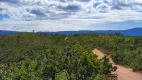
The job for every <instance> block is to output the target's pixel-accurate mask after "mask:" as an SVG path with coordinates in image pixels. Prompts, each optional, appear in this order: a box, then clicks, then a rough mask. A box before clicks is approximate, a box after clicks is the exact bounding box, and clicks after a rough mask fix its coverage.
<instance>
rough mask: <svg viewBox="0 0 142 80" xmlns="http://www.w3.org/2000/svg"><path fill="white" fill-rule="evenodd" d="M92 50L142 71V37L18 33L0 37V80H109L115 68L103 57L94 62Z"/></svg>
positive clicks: (95, 57) (134, 69) (94, 56)
mask: <svg viewBox="0 0 142 80" xmlns="http://www.w3.org/2000/svg"><path fill="white" fill-rule="evenodd" d="M95 48H98V49H100V50H102V51H103V52H104V53H105V54H108V55H111V56H112V59H113V60H114V62H115V63H116V64H120V65H123V66H127V67H130V68H132V69H133V71H142V63H141V60H142V37H132V36H122V35H112V34H95V33H87V34H71V35H61V34H35V33H20V34H18V33H17V34H12V35H1V36H0V69H1V70H2V72H1V75H0V78H1V80H9V79H12V80H19V79H22V80H33V77H34V80H50V79H52V80H79V79H82V80H93V79H95V80H108V78H109V77H108V75H109V74H110V73H111V72H113V71H115V70H116V67H113V66H112V64H110V63H109V60H108V59H107V58H106V57H104V58H103V59H97V56H96V55H94V54H93V53H92V52H91V51H92V50H93V49H95ZM94 74H95V75H94ZM7 78H8V79H7ZM67 78H69V79H67Z"/></svg>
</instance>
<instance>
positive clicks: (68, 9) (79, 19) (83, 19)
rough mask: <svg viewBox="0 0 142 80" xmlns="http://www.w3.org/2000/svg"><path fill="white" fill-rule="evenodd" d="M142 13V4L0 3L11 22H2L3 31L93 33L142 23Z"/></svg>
mask: <svg viewBox="0 0 142 80" xmlns="http://www.w3.org/2000/svg"><path fill="white" fill-rule="evenodd" d="M141 13H142V0H1V1H0V14H7V15H9V16H10V19H9V20H3V21H0V26H1V27H0V29H7V30H20V31H21V30H24V31H25V30H27V31H31V30H33V29H35V30H36V31H40V30H42V31H43V30H46V31H48V30H49V31H50V29H51V31H62V30H84V29H90V30H91V29H92V28H91V27H88V26H89V25H93V24H98V23H106V22H123V21H128V20H142V14H141ZM11 20H12V21H11ZM40 20H42V22H40ZM55 22H56V23H55ZM18 23H21V24H18ZM37 23H38V24H37ZM29 25H30V26H29ZM48 25H49V26H51V27H49V26H48ZM71 26H73V27H71ZM85 26H86V27H85ZM73 28H74V29H73Z"/></svg>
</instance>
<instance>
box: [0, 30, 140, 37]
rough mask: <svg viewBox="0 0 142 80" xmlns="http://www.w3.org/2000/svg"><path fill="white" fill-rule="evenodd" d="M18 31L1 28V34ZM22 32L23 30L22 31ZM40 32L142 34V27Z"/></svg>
mask: <svg viewBox="0 0 142 80" xmlns="http://www.w3.org/2000/svg"><path fill="white" fill-rule="evenodd" d="M14 33H18V32H16V31H4V30H0V35H7V34H14ZM21 33H22V32H21ZM37 33H39V34H41V33H44V34H66V35H70V34H87V33H104V34H115V33H120V34H122V35H125V36H142V28H133V29H127V30H95V31H89V30H82V31H59V32H37Z"/></svg>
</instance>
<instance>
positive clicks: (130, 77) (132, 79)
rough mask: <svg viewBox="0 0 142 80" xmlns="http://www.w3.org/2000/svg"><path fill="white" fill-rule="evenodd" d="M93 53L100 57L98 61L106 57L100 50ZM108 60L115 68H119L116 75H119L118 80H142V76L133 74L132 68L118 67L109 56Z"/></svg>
mask: <svg viewBox="0 0 142 80" xmlns="http://www.w3.org/2000/svg"><path fill="white" fill-rule="evenodd" d="M93 53H94V54H96V55H97V56H98V59H101V58H103V57H104V56H105V54H104V53H103V52H102V51H100V50H99V49H94V50H93ZM108 58H109V61H110V63H112V65H113V66H117V70H116V72H115V73H116V74H117V75H118V80H142V74H140V73H136V72H133V71H132V69H130V68H126V67H124V66H121V65H116V64H115V63H114V62H113V60H112V59H111V57H109V56H108Z"/></svg>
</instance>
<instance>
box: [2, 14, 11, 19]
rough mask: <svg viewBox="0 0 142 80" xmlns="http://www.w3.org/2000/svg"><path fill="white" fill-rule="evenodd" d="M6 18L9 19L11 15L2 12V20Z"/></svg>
mask: <svg viewBox="0 0 142 80" xmlns="http://www.w3.org/2000/svg"><path fill="white" fill-rule="evenodd" d="M5 18H7V19H9V18H10V16H9V15H7V14H0V20H3V19H5Z"/></svg>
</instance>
